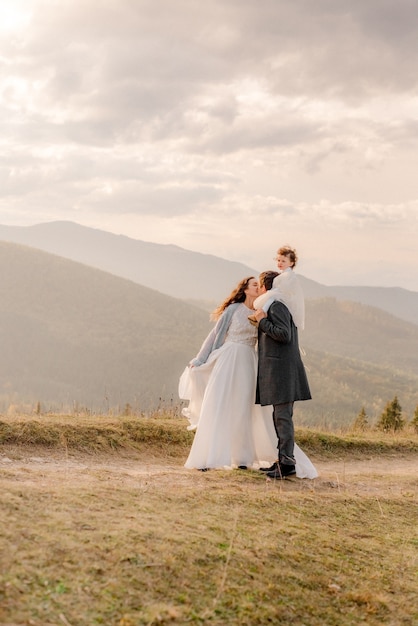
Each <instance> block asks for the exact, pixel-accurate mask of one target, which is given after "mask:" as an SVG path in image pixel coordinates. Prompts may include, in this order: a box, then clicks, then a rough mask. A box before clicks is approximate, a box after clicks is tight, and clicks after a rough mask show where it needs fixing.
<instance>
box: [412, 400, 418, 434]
mask: <svg viewBox="0 0 418 626" xmlns="http://www.w3.org/2000/svg"><path fill="white" fill-rule="evenodd" d="M411 424H412V427H413V429H414V430H415V432H416V433H418V404H417V406H416V407H415V413H414V417H413V418H412V422H411Z"/></svg>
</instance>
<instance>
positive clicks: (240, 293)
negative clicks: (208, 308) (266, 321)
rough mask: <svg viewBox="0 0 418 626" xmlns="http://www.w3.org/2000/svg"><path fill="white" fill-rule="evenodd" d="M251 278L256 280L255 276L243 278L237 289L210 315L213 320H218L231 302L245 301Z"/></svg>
mask: <svg viewBox="0 0 418 626" xmlns="http://www.w3.org/2000/svg"><path fill="white" fill-rule="evenodd" d="M250 280H254V276H249V277H248V278H243V279H242V280H241V281H240V282H239V283H238V285H237V286H236V287H235V289H234V290H233V291H232V292H231V294H230V295H229V296H228V297H227V298H225V300H224V301H223V302H222V304H220V305H219V306H218V307H217V308H216V309H215V310H214V311H213V312H212V313H211V315H210V319H211V320H217V319H219V318H220V316H221V315H222V313H223V312H224V311H225V309H226V307H228V306H229V305H230V304H234V302H244V301H245V290H246V289H248V285H249V284H250Z"/></svg>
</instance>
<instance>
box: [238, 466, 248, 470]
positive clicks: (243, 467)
mask: <svg viewBox="0 0 418 626" xmlns="http://www.w3.org/2000/svg"><path fill="white" fill-rule="evenodd" d="M238 469H247V466H246V465H238Z"/></svg>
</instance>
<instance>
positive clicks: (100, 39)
mask: <svg viewBox="0 0 418 626" xmlns="http://www.w3.org/2000/svg"><path fill="white" fill-rule="evenodd" d="M18 4H19V3H18ZM18 4H16V2H12V1H11V0H3V2H2V7H4V6H6V5H7V6H8V7H9V9H8V10H9V11H10V15H13V11H18ZM21 6H22V7H23V8H24V10H25V14H24V19H23V17H22V16H21V18H19V19H17V17H19V16H18V14H17V13H15V17H16V16H17V17H16V19H15V20H14V22H13V20H12V21H11V22H10V24H9V26H8V27H7V29H6V28H5V21H4V20H3V22H0V212H1V213H0V216H1V215H3V217H2V218H1V219H4V217H5V218H6V219H8V220H13V219H15V220H21V221H23V220H24V219H26V220H31V222H34V221H43V220H46V219H57V218H58V219H75V220H76V221H80V222H81V223H86V224H89V225H90V224H92V225H95V226H98V227H100V225H101V224H102V223H103V224H109V225H110V224H112V225H113V226H114V227H115V228H118V230H119V231H122V232H123V229H124V228H126V232H127V234H132V233H133V232H134V231H135V229H136V232H138V233H139V234H144V236H145V234H147V235H148V238H149V239H151V240H152V238H153V237H154V238H155V241H166V239H170V238H172V237H176V239H175V240H174V239H173V240H172V241H167V243H179V245H182V244H185V247H188V245H189V244H190V242H193V241H196V243H197V246H198V248H199V250H203V249H204V245H205V244H204V242H205V241H206V242H207V243H206V245H207V249H208V250H209V251H211V252H212V251H213V249H214V241H216V242H218V243H216V245H217V246H218V250H219V253H220V254H222V253H225V254H226V255H227V258H230V256H231V255H234V256H235V257H236V258H237V260H239V258H240V257H241V255H242V256H244V255H248V258H249V259H252V262H253V261H255V260H256V259H257V258H259V257H260V256H262V255H261V252H260V250H261V248H260V247H258V248H257V246H258V245H259V244H257V246H255V244H253V241H254V238H255V235H256V234H257V233H258V229H259V228H260V225H261V224H263V225H264V223H267V224H269V228H270V229H271V231H272V233H271V234H270V233H269V235H268V236H269V237H270V236H271V241H270V243H269V245H270V246H272V247H273V249H275V248H276V247H277V242H276V240H275V239H274V238H275V236H276V233H278V235H277V236H278V237H279V235H280V237H281V233H283V236H285V239H286V241H289V240H299V234H300V241H301V242H302V244H301V245H302V246H304V245H305V242H307V243H306V246H307V248H306V249H307V251H308V250H311V248H310V245H311V244H310V240H309V236H311V237H312V236H313V234H315V236H316V237H318V240H319V238H320V237H321V229H322V231H323V232H325V233H332V236H333V237H334V240H335V242H336V244H335V245H336V248H335V250H334V248H333V250H334V252H335V254H337V253H338V249H337V248H338V247H339V248H341V249H344V244H342V243H341V242H342V241H343V239H344V237H345V236H347V237H348V236H352V237H357V236H359V237H360V236H363V234H365V233H366V232H367V231H369V232H370V233H375V232H379V233H382V232H384V234H385V244H386V245H387V246H389V247H390V239H389V238H388V239H386V236H388V237H389V233H390V231H391V229H392V231H393V233H396V234H398V233H400V232H401V228H402V227H406V228H408V226H409V230H408V232H406V234H405V239H406V240H408V241H409V236H410V233H411V232H415V233H416V218H415V217H414V211H415V209H416V198H417V197H418V181H417V177H416V172H415V169H416V168H415V164H414V155H415V151H416V148H417V137H418V135H417V133H416V127H417V119H416V110H417V104H418V93H417V76H418V57H417V55H416V54H415V47H416V36H417V33H418V12H417V11H416V0H400V1H399V2H398V3H394V2H393V1H392V0H368V1H367V2H364V0H352V2H350V3H349V4H348V3H344V2H334V1H332V0H317V1H316V2H312V0H293V1H292V2H289V1H288V0H263V2H262V3H261V4H260V2H255V1H254V0H230V1H228V2H224V1H222V0H212V1H211V2H206V3H205V2H204V3H197V2H195V3H194V2H190V0H176V2H175V3H174V2H172V0H136V1H135V2H133V1H132V0H117V1H116V0H83V2H81V0H22V4H21ZM22 10H23V9H22ZM22 15H23V14H22ZM29 16H31V17H30V19H29ZM11 29H12V30H11ZM411 207H412V208H411ZM153 216H154V217H155V220H156V224H153V222H152V219H153ZM135 220H136V221H135ZM118 224H119V225H120V224H123V226H117V225H118ZM175 224H176V225H175ZM163 225H164V226H163ZM164 228H167V231H166V232H165V231H164ZM339 229H342V230H341V231H339ZM324 236H325V235H324ZM394 236H395V235H394ZM273 239H274V245H273ZM338 242H340V243H338ZM252 245H254V249H255V248H257V250H258V251H257V253H254V255H253V256H251V253H250V252H247V249H251V246H252ZM327 245H331V246H332V245H333V243H329V244H328V243H327ZM365 248H366V246H365ZM270 257H271V254H270V253H269V255H268V260H270ZM416 269H417V272H418V268H416Z"/></svg>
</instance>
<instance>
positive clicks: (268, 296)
mask: <svg viewBox="0 0 418 626" xmlns="http://www.w3.org/2000/svg"><path fill="white" fill-rule="evenodd" d="M275 300H279V301H280V302H283V304H285V305H286V306H287V308H288V309H289V311H290V313H291V315H292V317H293V321H294V323H295V326H297V328H298V329H299V330H303V329H304V327H305V299H304V297H303V291H302V287H301V286H300V284H299V279H298V277H297V276H296V274H295V272H294V271H293V269H292V268H291V267H288V268H287V269H285V270H284V272H282V273H281V274H279V275H278V276H276V278H275V279H274V281H273V286H272V288H271V289H269V291H266V292H265V293H263V294H261V296H258V298H256V299H255V300H254V308H255V309H263V311H264V312H265V313H267V311H268V310H269V308H270V306H271V304H272V303H273V302H274V301H275Z"/></svg>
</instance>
